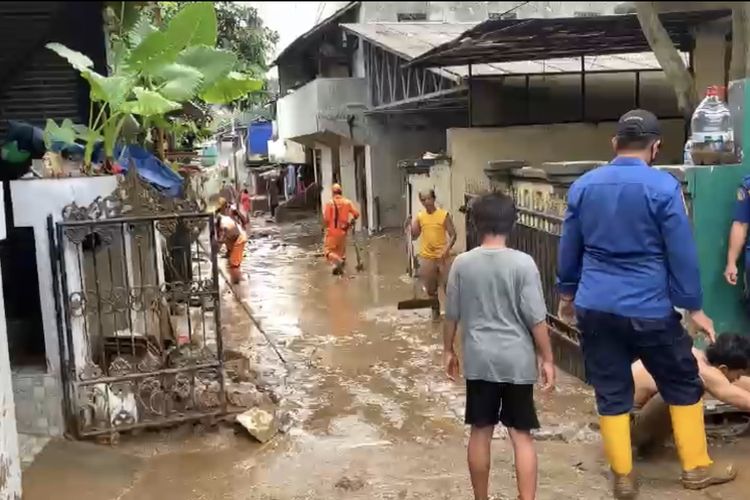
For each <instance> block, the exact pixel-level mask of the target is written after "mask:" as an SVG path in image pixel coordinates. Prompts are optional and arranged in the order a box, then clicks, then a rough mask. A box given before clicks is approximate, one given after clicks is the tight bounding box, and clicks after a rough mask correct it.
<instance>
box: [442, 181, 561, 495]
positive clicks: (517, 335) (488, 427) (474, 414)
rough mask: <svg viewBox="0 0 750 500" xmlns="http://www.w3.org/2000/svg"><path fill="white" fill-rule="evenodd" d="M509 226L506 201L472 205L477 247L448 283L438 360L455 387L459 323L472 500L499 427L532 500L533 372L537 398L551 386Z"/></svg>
mask: <svg viewBox="0 0 750 500" xmlns="http://www.w3.org/2000/svg"><path fill="white" fill-rule="evenodd" d="M515 219H516V208H515V205H514V203H513V200H512V199H511V198H510V197H508V196H506V195H504V194H499V193H493V194H489V195H485V196H482V197H481V198H479V199H477V200H476V201H475V202H474V204H473V205H472V209H471V220H472V222H473V224H474V226H475V227H476V230H477V232H478V234H479V239H480V241H481V242H482V243H481V246H479V247H477V248H475V249H473V250H471V251H469V252H466V253H464V254H462V255H460V256H458V257H457V258H456V260H455V261H454V263H453V267H452V268H451V271H450V274H449V277H448V287H447V293H446V295H447V304H446V314H445V317H446V321H445V332H444V337H443V342H444V346H443V347H444V354H443V356H444V363H445V369H446V373H447V374H448V377H450V378H451V379H455V378H456V376H457V375H458V357H457V356H456V353H455V350H454V347H453V344H454V340H455V337H456V330H457V326H458V324H459V323H460V324H461V331H462V338H463V362H464V377H465V378H466V423H467V424H469V425H471V437H470V438H469V450H468V460H469V473H470V475H471V484H472V486H473V488H474V498H475V499H476V500H487V499H488V498H489V497H488V489H489V473H490V443H491V442H492V433H493V430H494V427H495V426H496V425H497V424H498V423H502V424H503V425H504V426H505V427H507V428H508V431H509V434H510V438H511V441H512V443H513V453H514V455H515V463H516V482H517V485H518V492H519V498H520V499H521V500H533V499H534V498H535V495H536V482H537V457H536V451H535V449H534V441H533V438H532V436H531V432H530V431H531V430H532V429H536V428H538V427H539V421H538V419H537V416H536V409H535V408H534V383H535V382H536V381H537V378H538V375H537V365H538V366H539V367H540V369H541V380H542V383H543V390H547V389H550V388H552V387H553V386H554V384H555V366H554V362H553V359H552V347H551V345H550V339H549V332H548V331H547V324H546V316H547V309H546V307H545V303H544V295H543V293H542V284H541V280H540V278H539V270H538V269H537V267H536V264H535V263H534V260H533V259H532V258H531V257H530V256H529V255H527V254H525V253H523V252H519V251H517V250H513V249H510V248H508V247H507V246H505V243H506V238H507V236H508V234H509V233H510V231H511V229H512V228H513V223H514V222H515Z"/></svg>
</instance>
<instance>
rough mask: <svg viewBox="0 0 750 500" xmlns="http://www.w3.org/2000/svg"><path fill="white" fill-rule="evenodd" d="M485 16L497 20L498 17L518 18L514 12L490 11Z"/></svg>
mask: <svg viewBox="0 0 750 500" xmlns="http://www.w3.org/2000/svg"><path fill="white" fill-rule="evenodd" d="M487 17H488V19H490V20H492V21H498V20H500V19H518V14H517V13H515V12H490V13H489V15H488V16H487Z"/></svg>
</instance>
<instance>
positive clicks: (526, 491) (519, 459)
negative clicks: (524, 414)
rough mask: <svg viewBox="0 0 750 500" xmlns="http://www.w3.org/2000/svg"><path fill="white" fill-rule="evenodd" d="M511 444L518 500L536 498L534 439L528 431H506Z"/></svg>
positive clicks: (532, 499)
mask: <svg viewBox="0 0 750 500" xmlns="http://www.w3.org/2000/svg"><path fill="white" fill-rule="evenodd" d="M508 433H509V434H510V440H511V441H512V442H513V456H514V458H515V462H516V484H517V485H518V498H519V499H520V500H534V499H535V498H536V476H537V470H536V469H537V466H536V464H537V458H536V450H535V449H534V438H533V437H532V436H531V433H530V432H528V431H519V430H518V429H508Z"/></svg>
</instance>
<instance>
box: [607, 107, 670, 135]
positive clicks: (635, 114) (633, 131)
mask: <svg viewBox="0 0 750 500" xmlns="http://www.w3.org/2000/svg"><path fill="white" fill-rule="evenodd" d="M617 137H661V127H660V126H659V119H658V118H656V115H654V114H653V113H652V112H651V111H646V110H645V109H634V110H632V111H628V112H627V113H625V114H624V115H622V116H621V117H620V120H619V121H618V122H617Z"/></svg>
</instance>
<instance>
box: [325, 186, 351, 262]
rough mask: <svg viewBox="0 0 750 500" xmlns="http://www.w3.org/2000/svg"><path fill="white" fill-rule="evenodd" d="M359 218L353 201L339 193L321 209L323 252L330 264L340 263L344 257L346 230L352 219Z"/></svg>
mask: <svg viewBox="0 0 750 500" xmlns="http://www.w3.org/2000/svg"><path fill="white" fill-rule="evenodd" d="M358 218H359V210H357V208H356V207H355V206H354V203H352V202H351V201H349V200H348V199H347V198H344V197H343V196H342V195H340V194H335V195H333V199H331V201H329V202H328V203H326V205H325V209H324V210H323V223H324V224H325V228H326V235H325V240H324V241H323V252H324V254H325V256H326V259H328V262H330V263H331V264H337V265H340V264H341V263H343V262H344V260H345V259H346V232H347V231H348V230H349V225H350V224H351V221H352V220H356V219H358Z"/></svg>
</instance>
